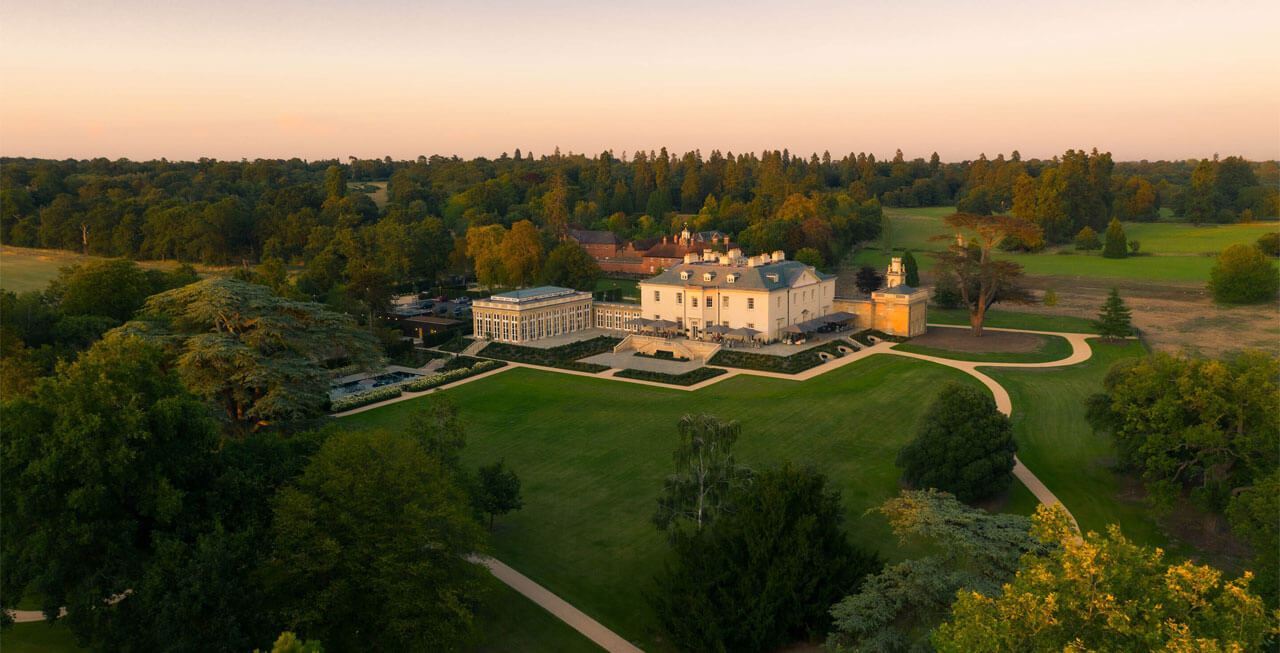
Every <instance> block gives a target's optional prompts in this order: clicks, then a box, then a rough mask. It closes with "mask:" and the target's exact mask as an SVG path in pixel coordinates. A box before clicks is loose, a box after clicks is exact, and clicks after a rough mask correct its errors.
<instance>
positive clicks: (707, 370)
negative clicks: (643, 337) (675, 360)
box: [614, 367, 729, 385]
mask: <svg viewBox="0 0 1280 653" xmlns="http://www.w3.org/2000/svg"><path fill="white" fill-rule="evenodd" d="M728 372H729V370H722V369H720V368H718V367H699V368H697V369H695V370H689V371H688V372H685V373H684V374H665V373H663V372H650V371H648V370H619V371H618V373H617V374H614V376H620V377H623V378H627V379H640V380H641V381H655V382H657V383H669V384H671V385H693V384H695V383H701V382H703V381H706V380H707V379H711V378H715V377H717V376H720V375H721V374H728Z"/></svg>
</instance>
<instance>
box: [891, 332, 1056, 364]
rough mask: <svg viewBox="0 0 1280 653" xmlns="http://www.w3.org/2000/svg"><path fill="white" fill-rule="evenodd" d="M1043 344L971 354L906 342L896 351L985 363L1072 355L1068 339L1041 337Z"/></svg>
mask: <svg viewBox="0 0 1280 653" xmlns="http://www.w3.org/2000/svg"><path fill="white" fill-rule="evenodd" d="M1041 338H1042V339H1043V341H1044V342H1043V344H1041V346H1040V348H1039V349H1037V350H1036V351H1027V352H1017V351H1004V352H971V351H952V350H950V349H938V348H936V347H925V346H923V345H916V344H912V343H910V342H904V343H902V344H899V345H894V347H893V348H894V349H897V350H900V351H909V352H914V353H917V354H924V355H926V356H937V357H938V358H949V359H951V360H957V361H982V362H985V363H1048V362H1050V361H1056V360H1062V359H1063V358H1066V357H1067V356H1070V355H1071V343H1070V342H1068V341H1067V339H1066V338H1062V337H1059V336H1041Z"/></svg>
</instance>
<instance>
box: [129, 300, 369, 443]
mask: <svg viewBox="0 0 1280 653" xmlns="http://www.w3.org/2000/svg"><path fill="white" fill-rule="evenodd" d="M134 335H136V336H139V337H142V338H144V339H146V340H149V341H151V342H155V343H157V344H160V345H161V346H162V347H163V348H164V350H165V352H166V353H167V354H168V356H169V357H170V360H171V361H172V363H173V365H174V366H175V367H176V368H177V370H178V372H179V374H180V375H181V376H182V380H183V381H184V382H185V383H186V385H187V387H189V388H191V390H192V391H193V392H195V393H196V394H198V395H200V396H202V397H204V398H205V399H206V400H207V401H209V402H210V403H211V404H212V405H214V406H216V407H217V408H218V411H219V414H220V416H221V417H222V418H223V419H224V420H225V421H226V423H227V424H228V425H229V426H230V430H231V432H232V433H233V434H234V435H238V436H242V435H243V434H245V433H248V432H252V431H256V430H258V429H259V428H261V427H263V426H266V425H269V424H273V423H276V422H280V421H282V420H306V419H309V418H312V417H316V416H319V415H320V414H321V412H322V411H323V409H324V406H325V404H326V402H327V401H328V392H329V373H328V371H327V370H326V369H325V368H324V367H323V366H322V362H323V361H325V360H328V359H337V358H342V359H345V360H348V361H350V362H352V363H355V364H359V365H365V366H372V365H373V364H374V363H375V362H377V360H378V357H379V356H378V348H377V343H376V342H375V341H374V339H373V337H372V336H371V335H369V333H368V332H367V331H365V330H363V329H360V328H358V327H356V326H355V323H354V322H353V321H352V320H351V318H349V317H346V316H344V315H340V314H337V313H334V312H332V311H329V310H328V309H326V308H325V307H324V306H322V305H320V304H315V303H312V302H303V301H296V300H292V299H285V298H283V297H277V296H275V295H273V294H272V293H271V291H270V290H269V289H267V288H265V287H263V286H258V285H255V284H250V283H244V282H240V281H234V280H231V279H206V280H204V281H200V282H197V283H193V284H190V285H187V286H183V287H181V288H176V289H174V290H169V291H166V292H163V293H160V294H158V295H153V296H152V297H151V298H150V299H148V300H147V302H146V305H145V307H144V312H143V313H142V314H141V315H140V316H139V318H138V319H137V320H135V321H133V322H129V323H127V324H125V325H124V326H122V327H120V328H119V329H116V330H114V331H112V332H111V334H109V337H123V336H134Z"/></svg>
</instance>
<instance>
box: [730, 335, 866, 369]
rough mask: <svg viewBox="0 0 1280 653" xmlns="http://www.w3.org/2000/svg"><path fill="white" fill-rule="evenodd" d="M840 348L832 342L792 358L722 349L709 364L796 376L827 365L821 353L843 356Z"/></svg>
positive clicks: (793, 355) (837, 342)
mask: <svg viewBox="0 0 1280 653" xmlns="http://www.w3.org/2000/svg"><path fill="white" fill-rule="evenodd" d="M840 346H841V342H840V341H839V340H832V341H830V342H824V343H822V344H821V345H818V346H817V347H811V348H809V349H806V350H804V351H802V352H797V353H795V354H792V355H790V356H771V355H769V354H756V353H752V352H746V351H739V350H737V349H721V350H720V351H718V352H716V355H715V356H712V357H711V360H710V361H707V362H708V363H709V364H711V365H723V366H725V367H741V368H743V369H748V370H760V371H762V372H780V373H782V374H796V373H797V372H803V371H805V370H807V369H809V368H811V367H817V366H819V365H821V364H823V363H825V362H826V361H825V360H823V359H822V357H821V356H819V355H818V353H819V352H822V353H827V354H830V355H832V356H834V357H836V358H839V357H841V356H843V355H844V354H843V353H841V352H840V349H839V348H840ZM846 346H847V345H846Z"/></svg>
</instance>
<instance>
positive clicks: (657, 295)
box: [653, 290, 662, 302]
mask: <svg viewBox="0 0 1280 653" xmlns="http://www.w3.org/2000/svg"><path fill="white" fill-rule="evenodd" d="M653 301H655V302H658V301H662V291H659V290H655V291H653Z"/></svg>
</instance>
